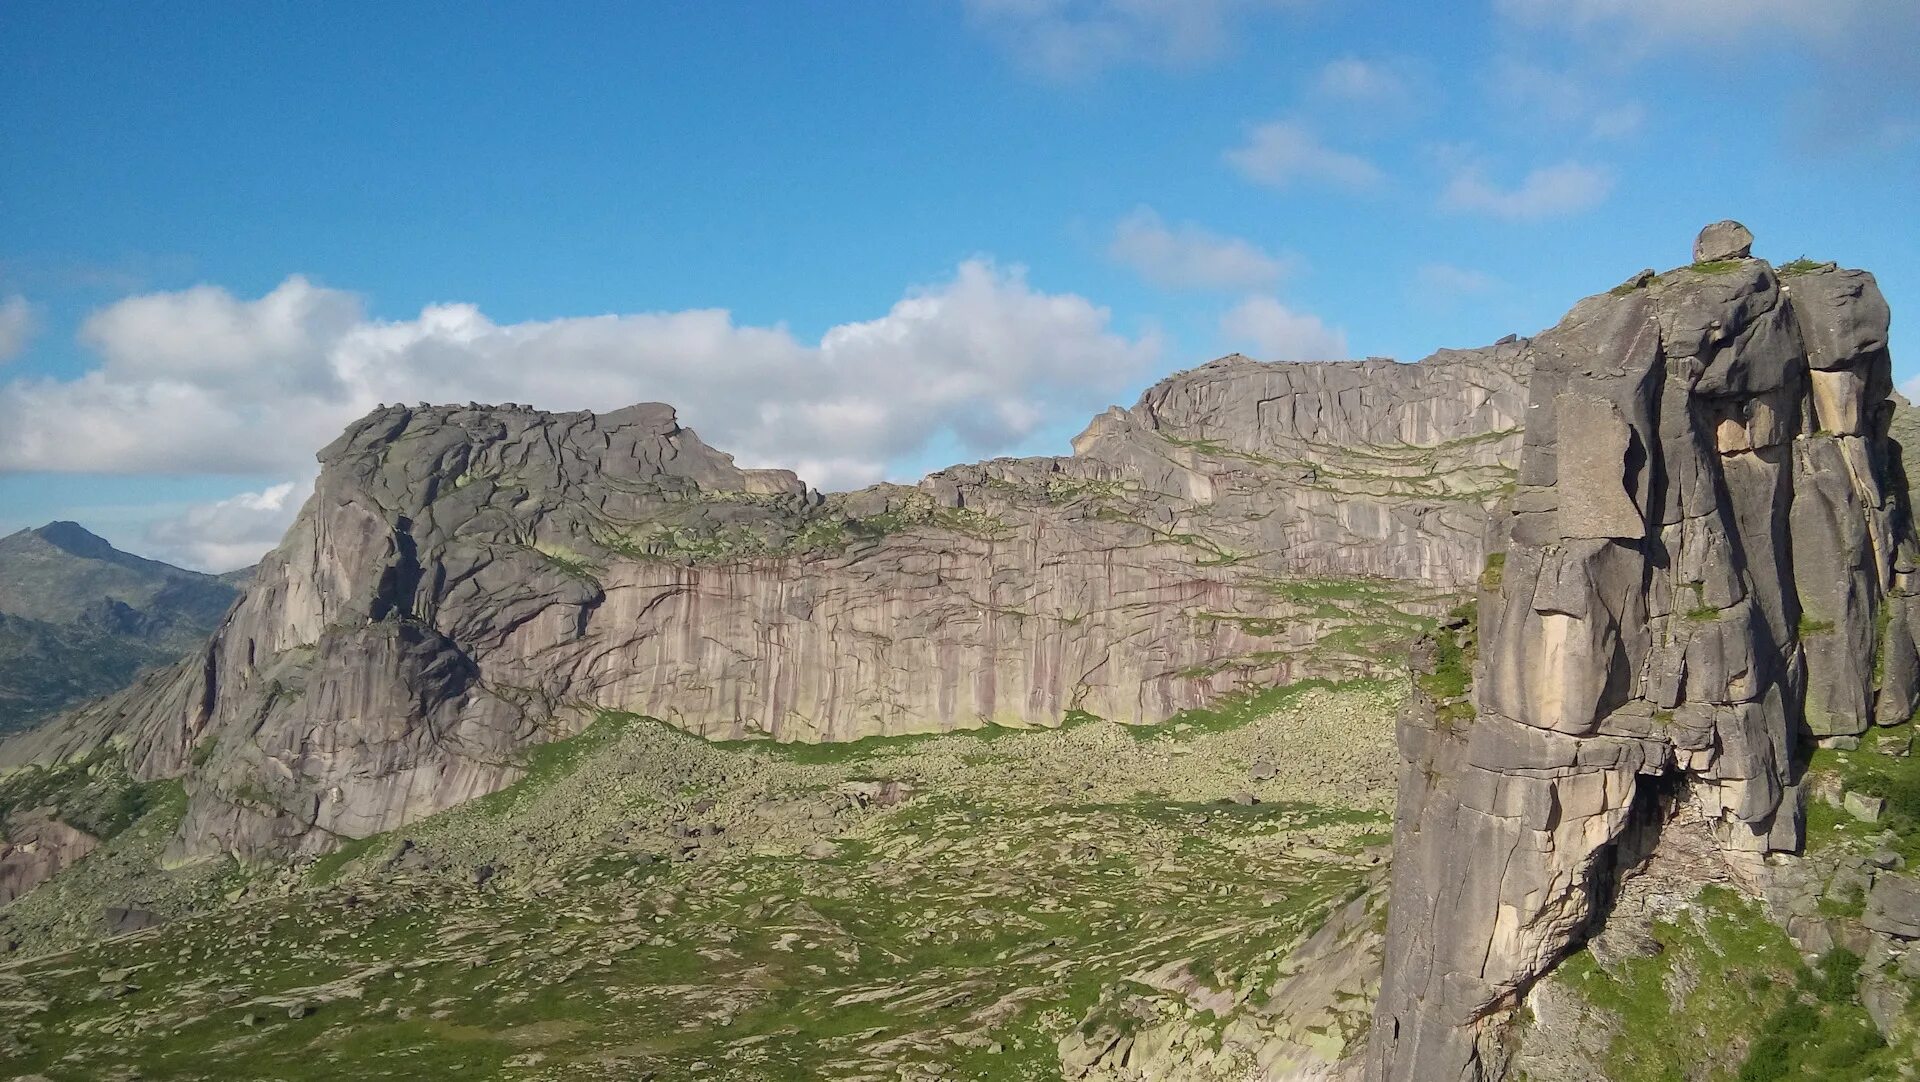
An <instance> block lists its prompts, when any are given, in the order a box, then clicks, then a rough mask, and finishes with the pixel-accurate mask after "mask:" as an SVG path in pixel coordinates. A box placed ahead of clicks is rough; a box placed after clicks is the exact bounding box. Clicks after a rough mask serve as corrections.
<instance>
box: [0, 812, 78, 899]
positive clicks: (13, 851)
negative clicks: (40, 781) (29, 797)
mask: <svg viewBox="0 0 1920 1082" xmlns="http://www.w3.org/2000/svg"><path fill="white" fill-rule="evenodd" d="M98 844H99V842H98V841H97V840H96V839H95V838H94V837H93V835H91V834H88V833H87V832H86V831H83V830H80V829H78V828H76V827H72V826H69V825H67V824H66V823H63V822H61V821H60V820H59V819H57V818H55V817H54V816H53V813H52V811H51V809H46V808H37V809H33V810H30V811H23V812H14V813H13V814H12V815H9V816H7V818H6V822H5V823H3V824H0V905H5V904H6V903H8V902H11V901H13V900H14V899H15V898H18V897H19V896H20V895H22V894H25V893H26V892H28V891H30V890H32V889H33V888H35V887H37V886H39V885H40V884H41V883H44V882H46V881H47V880H49V879H52V878H53V877H54V876H55V875H57V874H59V872H60V869H62V868H65V867H66V866H67V865H69V864H72V863H73V862H74V861H76V860H79V859H80V858H81V857H84V856H86V855H87V854H88V853H91V852H93V850H94V848H95V847H96V846H97V845H98Z"/></svg>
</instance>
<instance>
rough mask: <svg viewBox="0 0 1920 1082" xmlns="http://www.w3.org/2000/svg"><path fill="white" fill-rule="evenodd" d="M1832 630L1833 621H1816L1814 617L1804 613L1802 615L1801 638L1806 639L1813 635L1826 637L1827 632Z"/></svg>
mask: <svg viewBox="0 0 1920 1082" xmlns="http://www.w3.org/2000/svg"><path fill="white" fill-rule="evenodd" d="M1832 630H1833V621H1832V620H1815V619H1814V618H1813V617H1811V616H1808V615H1807V614H1806V613H1804V612H1803V613H1801V614H1800V628H1799V631H1800V637H1801V638H1803V639H1804V638H1808V637H1810V636H1813V635H1824V634H1826V633H1827V632H1829V631H1832Z"/></svg>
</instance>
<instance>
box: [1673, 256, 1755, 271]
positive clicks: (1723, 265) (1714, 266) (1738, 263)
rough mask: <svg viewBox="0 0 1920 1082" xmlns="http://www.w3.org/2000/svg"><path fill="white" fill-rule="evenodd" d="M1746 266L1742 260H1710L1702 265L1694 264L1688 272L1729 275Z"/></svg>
mask: <svg viewBox="0 0 1920 1082" xmlns="http://www.w3.org/2000/svg"><path fill="white" fill-rule="evenodd" d="M1745 265H1746V260H1743V259H1710V260H1708V261H1706V262H1704V263H1695V264H1694V265H1692V266H1691V267H1688V268H1687V269H1688V270H1691V271H1693V272H1694V273H1695V274H1731V273H1733V272H1734V271H1737V270H1739V269H1740V268H1741V267H1743V266H1745Z"/></svg>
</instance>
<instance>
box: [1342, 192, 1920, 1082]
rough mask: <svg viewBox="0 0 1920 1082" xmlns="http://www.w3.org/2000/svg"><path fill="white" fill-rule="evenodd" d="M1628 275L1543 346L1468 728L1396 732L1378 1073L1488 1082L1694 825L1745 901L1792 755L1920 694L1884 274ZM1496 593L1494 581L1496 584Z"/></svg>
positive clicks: (1782, 845) (1430, 718) (1734, 258)
mask: <svg viewBox="0 0 1920 1082" xmlns="http://www.w3.org/2000/svg"><path fill="white" fill-rule="evenodd" d="M1729 226H1733V223H1719V224H1717V225H1716V226H1712V227H1709V229H1708V231H1707V232H1706V233H1704V234H1703V236H1702V241H1701V244H1700V246H1699V247H1698V248H1697V249H1696V251H1697V252H1701V253H1703V257H1704V258H1709V259H1714V260H1716V261H1715V262H1708V263H1696V264H1694V265H1693V266H1690V267H1685V268H1681V269H1679V270H1677V271H1672V272H1669V273H1667V274H1662V275H1654V274H1652V272H1646V273H1643V274H1641V275H1639V276H1637V277H1636V278H1634V279H1633V280H1632V281H1630V282H1628V283H1626V284H1624V285H1623V286H1621V287H1620V288H1617V289H1615V290H1613V291H1611V292H1610V293H1608V294H1603V295H1601V296H1597V297H1591V298H1588V299H1587V300H1585V301H1582V302H1581V303H1580V304H1579V305H1577V306H1576V307H1575V308H1574V309H1573V311H1572V312H1571V313H1570V314H1569V315H1568V316H1567V317H1566V319H1565V320H1563V321H1562V322H1561V324H1560V325H1559V326H1557V327H1555V328H1554V329H1553V330H1551V331H1548V332H1546V333H1545V334H1543V335H1541V336H1539V337H1538V338H1536V339H1534V340H1533V342H1532V343H1531V344H1530V346H1529V350H1528V352H1529V358H1528V363H1529V366H1530V367H1531V370H1532V379H1531V385H1530V389H1529V402H1528V421H1527V427H1526V436H1525V445H1524V448H1523V451H1522V454H1521V461H1520V474H1519V479H1518V481H1519V484H1518V487H1517V489H1516V491H1515V493H1514V495H1513V498H1512V502H1511V511H1512V514H1511V516H1510V518H1509V520H1508V523H1507V525H1506V527H1505V528H1504V531H1503V532H1504V533H1505V542H1504V545H1502V546H1501V547H1503V548H1504V549H1505V553H1504V563H1503V564H1501V565H1500V566H1498V567H1497V569H1490V574H1489V579H1490V584H1489V587H1488V588H1487V589H1485V590H1483V592H1482V594H1481V596H1480V600H1479V605H1478V625H1479V629H1480V633H1479V660H1478V663H1477V665H1476V666H1475V668H1474V672H1473V687H1472V706H1473V709H1472V711H1471V712H1470V716H1468V717H1462V716H1461V713H1460V711H1458V710H1456V709H1447V707H1446V704H1442V703H1436V702H1435V701H1434V700H1433V699H1431V698H1420V699H1416V701H1415V703H1414V705H1413V707H1412V708H1411V709H1410V710H1409V711H1408V713H1407V715H1406V716H1405V717H1403V718H1402V721H1401V727H1400V739H1401V747H1402V756H1403V759H1404V768H1403V780H1402V783H1401V790H1400V798H1399V808H1398V813H1397V814H1398V825H1397V828H1396V845H1395V859H1394V883H1393V893H1392V901H1391V910H1390V911H1391V918H1390V922H1389V927H1388V942H1387V946H1386V958H1387V960H1388V961H1387V969H1386V973H1385V975H1384V980H1383V985H1382V991H1381V998H1380V1001H1379V1004H1378V1006H1377V1009H1376V1013H1375V1021H1374V1029H1373V1037H1372V1042H1371V1046H1370V1049H1369V1062H1368V1072H1367V1073H1368V1077H1369V1078H1370V1079H1374V1080H1378V1082H1399V1080H1421V1082H1426V1080H1435V1082H1440V1080H1444V1082H1454V1080H1464V1079H1492V1078H1499V1077H1502V1076H1503V1074H1504V1056H1505V1048H1504V1046H1503V1042H1502V1033H1501V1023H1502V1020H1503V1019H1504V1018H1505V1017H1506V1016H1507V1015H1508V1014H1509V1013H1510V1012H1511V1010H1512V1009H1513V1008H1514V1007H1515V1006H1516V1005H1517V1004H1518V1003H1519V1002H1520V1000H1521V998H1522V997H1523V996H1524V995H1525V993H1526V991H1527V989H1528V988H1529V986H1530V985H1531V983H1532V982H1533V981H1534V980H1536V979H1537V978H1538V977H1539V976H1540V975H1541V974H1542V973H1543V972H1544V971H1546V970H1547V969H1548V968H1549V967H1551V966H1552V965H1553V964H1554V963H1555V962H1556V961H1557V960H1558V959H1559V958H1561V957H1562V956H1564V955H1565V954H1566V953H1567V952H1568V951H1569V950H1570V949H1571V948H1572V947H1573V946H1575V945H1577V944H1578V943H1579V942H1581V941H1583V940H1584V939H1585V938H1586V937H1587V936H1589V935H1591V934H1592V933H1593V932H1594V931H1595V930H1596V926H1597V923H1598V921H1599V920H1600V919H1601V918H1602V916H1603V914H1604V911H1605V907H1606V905H1607V904H1608V903H1609V901H1610V899H1611V897H1612V896H1613V892H1614V891H1615V890H1616V889H1617V888H1618V885H1619V883H1620V880H1621V877H1622V876H1623V875H1626V874H1630V873H1631V872H1632V870H1633V869H1634V868H1635V867H1636V866H1637V864H1638V863H1639V862H1640V861H1642V860H1643V859H1644V858H1645V857H1646V856H1647V854H1648V853H1649V852H1651V851H1657V850H1658V847H1659V844H1660V832H1661V830H1662V829H1663V827H1665V826H1666V824H1667V823H1668V822H1669V820H1670V819H1672V818H1673V817H1674V816H1675V815H1676V814H1678V813H1679V812H1680V811H1682V810H1685V811H1686V813H1687V817H1688V818H1689V819H1690V820H1693V821H1704V823H1705V827H1706V830H1707V831H1708V832H1710V836H1711V838H1712V839H1713V841H1714V843H1715V844H1716V845H1717V848H1718V850H1719V852H1720V854H1721V857H1722V859H1723V860H1724V861H1725V862H1726V864H1727V866H1728V873H1729V874H1730V875H1731V876H1733V877H1734V878H1736V879H1737V880H1741V881H1744V882H1746V883H1747V884H1748V885H1749V886H1750V887H1753V888H1758V887H1760V886H1762V885H1763V883H1762V881H1763V880H1764V879H1765V877H1766V876H1767V874H1768V872H1769V868H1768V862H1767V861H1766V859H1765V858H1766V856H1767V855H1768V854H1769V853H1791V852H1794V851H1797V850H1798V849H1799V848H1800V847H1801V844H1802V822H1803V816H1802V808H1803V800H1804V797H1803V794H1802V793H1801V791H1800V776H1801V773H1802V770H1803V768H1804V765H1805V757H1804V749H1805V747H1806V746H1807V744H1808V743H1809V742H1810V741H1812V740H1814V739H1817V738H1823V737H1833V736H1843V735H1848V734H1855V733H1859V732H1862V731H1864V730H1865V729H1867V728H1868V727H1869V726H1870V725H1872V724H1874V723H1875V722H1880V723H1883V724H1895V723H1898V722H1903V721H1905V720H1907V718H1908V717H1910V716H1911V715H1912V713H1913V710H1914V707H1915V699H1916V689H1915V671H1916V660H1915V649H1914V640H1913V628H1912V620H1913V611H1912V607H1913V587H1914V582H1913V574H1914V570H1915V544H1914V533H1913V526H1912V522H1911V518H1910V510H1909V508H1908V506H1907V502H1906V490H1907V486H1906V479H1905V477H1904V475H1903V470H1902V467H1901V465H1900V458H1899V454H1898V448H1897V447H1895V446H1893V445H1892V444H1891V442H1890V441H1889V440H1888V438H1887V433H1888V426H1889V423H1890V421H1891V414H1892V406H1891V405H1890V403H1889V394H1890V391H1891V368H1890V360H1889V356H1888V352H1887V337H1886V334H1887V324H1888V311H1887V306H1886V304H1885V302H1884V301H1883V300H1882V299H1881V296H1880V293H1879V291H1878V289H1877V288H1876V286H1875V284H1874V280H1873V278H1872V276H1871V275H1869V274H1866V273H1865V272H1862V271H1851V270H1841V269H1839V268H1836V267H1834V266H1832V265H1830V264H1829V265H1814V264H1808V263H1804V262H1802V263H1796V264H1791V265H1789V266H1787V267H1784V268H1781V269H1779V270H1776V269H1775V268H1773V267H1771V266H1770V265H1769V264H1767V263H1766V262H1764V261H1763V260H1758V259H1753V258H1751V257H1750V256H1749V255H1748V251H1747V245H1749V244H1750V243H1751V236H1750V235H1747V234H1746V231H1745V230H1744V229H1743V228H1738V227H1737V226H1734V228H1728V227H1729ZM1496 572H1497V573H1496Z"/></svg>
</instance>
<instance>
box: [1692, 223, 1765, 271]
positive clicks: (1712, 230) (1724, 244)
mask: <svg viewBox="0 0 1920 1082" xmlns="http://www.w3.org/2000/svg"><path fill="white" fill-rule="evenodd" d="M1751 255H1753V233H1752V232H1751V231H1750V230H1748V229H1747V227H1746V226H1744V225H1741V224H1740V223H1739V222H1736V221H1733V220H1732V219H1727V220H1725V221H1718V222H1715V223H1713V224H1712V225H1710V226H1707V227H1706V228H1705V229H1702V230H1701V231H1700V235H1699V236H1698V237H1696V238H1694V241H1693V261H1694V262H1695V263H1717V262H1719V261H1720V260H1723V259H1746V258H1748V257H1749V256H1751Z"/></svg>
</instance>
